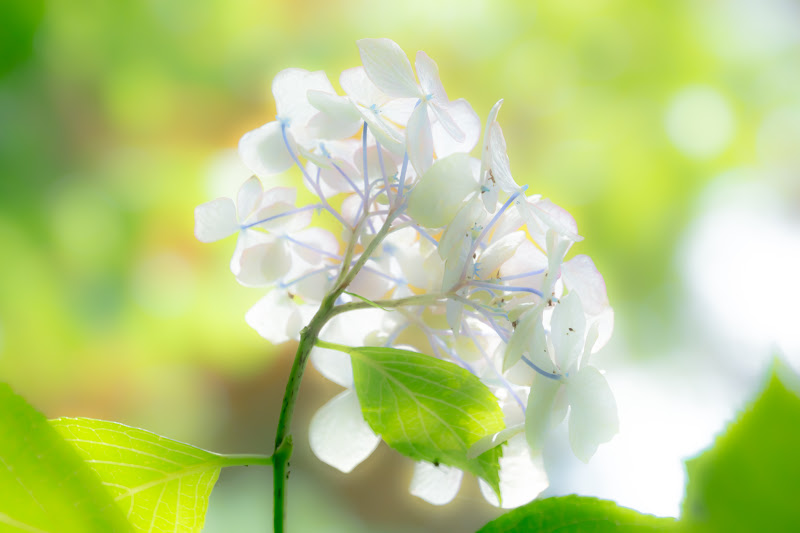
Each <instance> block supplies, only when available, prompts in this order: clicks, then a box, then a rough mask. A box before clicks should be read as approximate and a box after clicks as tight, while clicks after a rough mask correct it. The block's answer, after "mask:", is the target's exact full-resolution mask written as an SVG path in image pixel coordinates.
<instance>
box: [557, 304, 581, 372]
mask: <svg viewBox="0 0 800 533" xmlns="http://www.w3.org/2000/svg"><path fill="white" fill-rule="evenodd" d="M585 337H586V315H584V314H583V305H582V304H581V299H580V297H579V296H578V293H576V292H570V293H569V294H567V295H566V296H565V297H564V298H562V299H561V302H559V303H558V305H556V308H555V310H554V311H553V318H552V320H551V321H550V339H551V340H552V342H553V350H554V352H555V355H554V359H555V362H556V364H557V365H558V367H559V369H561V372H562V373H563V372H569V371H570V369H571V368H572V365H574V364H575V363H576V362H577V360H578V357H579V356H580V355H581V352H582V351H583V343H584V340H585Z"/></svg>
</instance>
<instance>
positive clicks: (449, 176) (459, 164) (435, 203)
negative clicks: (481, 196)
mask: <svg viewBox="0 0 800 533" xmlns="http://www.w3.org/2000/svg"><path fill="white" fill-rule="evenodd" d="M476 189H477V183H476V181H475V176H474V175H473V172H472V165H471V164H470V159H469V156H467V155H466V154H461V153H455V154H453V155H451V156H448V157H445V158H443V159H438V160H437V161H436V162H435V163H434V164H433V166H431V168H430V169H428V171H427V172H426V173H425V174H424V175H423V176H422V177H421V178H420V180H419V182H418V183H417V185H416V186H415V187H414V189H413V190H412V191H411V193H410V194H409V198H408V214H409V215H410V216H411V217H412V218H413V219H414V220H416V221H417V222H418V223H419V224H420V225H422V226H424V227H426V228H441V227H442V226H445V225H447V224H449V223H450V221H452V220H453V218H454V217H455V216H456V213H457V212H458V210H459V209H460V208H461V205H462V203H463V202H464V199H465V198H466V197H467V195H468V194H470V193H472V192H475V190H476Z"/></svg>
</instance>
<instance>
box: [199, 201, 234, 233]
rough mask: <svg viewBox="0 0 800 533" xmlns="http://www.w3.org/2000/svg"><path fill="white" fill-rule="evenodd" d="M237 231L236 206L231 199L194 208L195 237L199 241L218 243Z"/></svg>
mask: <svg viewBox="0 0 800 533" xmlns="http://www.w3.org/2000/svg"><path fill="white" fill-rule="evenodd" d="M237 231H239V222H238V221H237V220H236V206H234V205H233V200H231V199H230V198H217V199H216V200H211V201H210V202H206V203H204V204H202V205H198V206H197V207H195V208H194V236H195V237H196V238H197V240H198V241H200V242H214V241H218V240H220V239H224V238H225V237H228V236H230V235H233V234H234V233H236V232H237Z"/></svg>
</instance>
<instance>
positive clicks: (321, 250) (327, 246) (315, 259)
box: [293, 228, 339, 265]
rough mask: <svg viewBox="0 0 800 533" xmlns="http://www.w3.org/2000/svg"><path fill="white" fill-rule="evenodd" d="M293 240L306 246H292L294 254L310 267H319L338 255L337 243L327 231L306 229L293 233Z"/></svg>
mask: <svg viewBox="0 0 800 533" xmlns="http://www.w3.org/2000/svg"><path fill="white" fill-rule="evenodd" d="M293 238H294V240H296V241H299V242H302V243H303V244H305V245H306V246H300V245H295V246H293V251H294V253H296V254H297V255H299V256H300V257H301V258H302V259H303V260H304V261H306V262H307V263H309V264H311V265H319V264H320V263H321V262H323V261H324V260H326V259H330V258H331V256H335V255H338V254H339V241H337V240H336V237H334V236H333V233H331V232H330V231H328V230H325V229H322V228H308V229H305V230H302V231H298V232H296V233H294V234H293ZM312 248H313V250H312Z"/></svg>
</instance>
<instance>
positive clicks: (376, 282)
mask: <svg viewBox="0 0 800 533" xmlns="http://www.w3.org/2000/svg"><path fill="white" fill-rule="evenodd" d="M358 48H359V51H360V55H361V59H362V62H363V66H359V67H355V68H351V69H349V70H345V71H344V72H342V74H341V76H340V78H339V82H340V85H341V87H342V89H343V90H344V93H345V94H344V95H340V94H338V93H337V92H336V90H335V89H334V88H333V86H332V84H331V83H330V81H329V80H328V78H327V76H326V75H325V74H324V73H323V72H308V71H305V70H301V69H287V70H284V71H282V72H280V73H278V75H277V76H276V77H275V79H274V82H273V85H272V92H273V94H274V97H275V102H276V107H277V117H276V119H275V120H274V121H271V122H268V123H267V124H265V125H263V126H261V127H260V128H258V129H256V130H253V131H251V132H249V133H246V134H245V135H244V136H243V137H242V139H241V141H240V143H239V153H240V155H241V158H242V160H243V161H244V163H245V164H246V165H247V166H248V167H249V168H250V169H251V170H252V172H253V174H254V176H253V177H251V178H250V179H248V180H247V181H246V182H245V183H244V184H243V185H242V186H241V188H240V190H239V193H238V196H237V198H236V200H235V202H234V200H233V199H230V198H219V199H216V200H213V201H211V202H208V203H206V204H203V205H201V206H199V207H197V209H196V212H195V218H196V226H195V233H196V236H197V238H198V239H199V240H201V241H204V242H211V241H215V240H218V239H221V238H224V237H227V236H229V235H233V234H237V235H238V238H237V243H236V248H235V251H234V254H233V258H232V260H231V270H232V271H233V273H234V275H235V276H236V278H237V280H238V281H239V282H240V283H242V284H243V285H246V286H250V287H264V288H267V290H268V292H266V295H265V296H264V297H263V298H262V299H261V300H260V301H258V302H257V303H256V304H255V305H254V306H253V308H252V309H250V310H249V311H248V312H247V314H246V320H247V323H248V324H249V325H250V326H252V327H253V328H254V329H255V330H256V331H257V332H258V333H259V334H260V335H261V336H263V337H264V338H265V339H267V340H269V341H270V342H272V343H282V342H285V341H288V340H290V339H298V338H299V335H300V333H301V331H302V329H303V327H304V326H305V325H306V324H308V323H309V320H311V318H312V316H314V314H315V313H316V312H317V310H318V309H319V307H320V304H321V302H322V301H323V299H324V298H325V296H326V295H327V294H330V293H331V291H333V290H335V289H337V288H339V289H340V290H341V292H340V295H339V296H338V299H337V304H346V303H348V302H362V303H363V302H367V303H369V305H364V306H362V307H363V308H362V309H360V310H355V311H351V312H348V313H342V314H338V315H336V316H335V317H334V318H332V319H331V320H330V321H329V322H328V323H327V324H326V325H325V327H324V328H323V329H322V331H321V334H320V338H322V339H325V340H328V341H334V342H341V343H344V344H350V345H356V346H358V345H371V346H394V347H398V346H401V347H403V348H405V349H409V350H414V351H418V352H422V353H427V354H430V356H431V357H437V358H441V359H445V360H449V361H452V362H454V363H455V364H458V365H460V366H461V367H463V368H465V369H467V370H468V371H469V372H471V373H473V374H474V375H475V376H478V377H479V378H480V379H481V380H482V381H483V382H484V383H485V384H486V386H488V387H489V388H490V389H491V391H492V392H493V393H494V394H495V396H496V397H497V399H498V402H499V403H500V405H501V407H502V409H503V412H504V415H505V421H506V427H507V429H505V430H503V431H502V432H500V433H498V434H495V435H490V436H488V437H486V438H484V439H483V440H481V441H479V442H478V443H477V444H476V445H475V446H473V449H472V450H470V452H471V453H474V455H475V456H477V455H478V454H480V453H481V452H482V451H485V450H488V449H490V448H491V447H494V446H499V445H504V449H503V456H502V459H501V461H500V468H501V469H500V488H501V495H502V505H503V507H515V506H518V505H521V504H523V503H526V502H527V501H529V500H531V499H533V498H535V497H536V496H537V495H538V494H539V493H540V492H541V491H542V490H544V488H545V487H546V486H547V483H548V482H547V476H546V474H545V471H544V468H543V465H542V459H541V449H542V446H543V442H544V439H545V437H546V435H547V432H548V431H549V430H550V429H551V428H552V427H553V426H554V425H555V424H558V423H559V422H561V421H562V420H563V419H564V418H565V417H566V416H567V413H568V412H569V439H570V444H571V447H572V450H573V451H574V453H575V455H576V456H577V457H578V458H579V459H581V460H583V461H588V460H589V459H590V458H591V456H592V455H593V454H594V453H595V451H596V450H597V448H598V445H599V444H601V443H603V442H606V441H608V440H610V439H611V438H612V436H613V435H614V434H615V433H616V432H617V427H618V421H617V413H616V404H615V401H614V397H613V395H612V393H611V390H610V388H609V386H608V384H607V382H606V380H605V378H604V377H603V374H602V373H601V372H600V371H598V370H597V368H595V367H594V366H592V365H591V361H590V359H591V357H590V356H591V354H593V353H595V352H597V351H598V350H599V349H600V348H602V347H603V346H604V345H605V343H606V342H607V340H608V339H609V337H610V335H611V331H612V329H613V311H612V309H611V307H610V306H609V303H608V299H607V295H606V288H605V283H604V281H603V277H602V275H601V274H600V273H599V272H598V270H597V269H596V268H595V265H594V263H593V262H592V260H591V259H590V258H589V257H587V256H585V255H575V256H573V257H572V258H571V259H569V260H565V258H566V255H567V253H568V252H569V250H570V248H571V247H572V245H573V244H574V243H576V242H579V241H580V240H582V237H580V236H579V234H578V229H577V225H576V223H575V221H574V219H573V218H572V216H571V215H570V214H569V213H568V212H567V211H565V210H564V209H562V208H560V207H559V206H557V205H555V204H554V203H553V202H551V201H549V200H547V199H544V198H541V197H540V196H539V195H529V194H527V190H526V189H527V187H521V186H519V185H518V184H517V182H516V181H515V180H514V178H513V177H512V174H511V169H510V164H509V160H508V156H507V154H506V143H505V139H504V137H503V132H502V130H501V127H500V124H499V123H498V120H497V118H498V112H499V110H500V106H501V104H502V100H501V101H499V102H497V104H495V106H494V107H493V108H492V109H491V111H490V112H489V115H488V118H487V120H486V126H485V128H484V130H483V135H482V137H481V122H480V119H479V118H478V115H477V114H476V113H475V111H473V109H472V106H471V105H470V104H469V103H468V102H467V101H466V100H464V99H458V100H450V98H449V97H448V95H447V93H446V92H445V89H444V87H443V86H442V83H441V81H440V79H439V73H438V68H437V66H436V63H434V62H433V61H432V60H431V59H430V58H429V57H428V56H427V55H426V54H425V53H424V52H418V53H417V56H416V61H415V66H416V75H415V71H414V69H413V68H412V66H411V63H410V62H409V60H408V58H407V56H406V55H405V53H404V52H403V51H402V50H401V49H400V47H399V46H398V45H397V44H396V43H394V42H393V41H391V40H388V39H364V40H361V41H359V42H358ZM479 142H480V143H481V144H480V146H481V148H480V159H478V158H474V157H472V156H470V153H471V152H472V151H473V149H474V148H475V147H476V146H477V145H478V143H479ZM293 166H297V167H298V168H299V170H300V172H301V173H302V177H303V182H304V185H305V186H306V187H307V188H308V189H309V190H310V191H311V192H312V193H313V194H314V195H315V196H316V198H317V199H318V201H317V202H316V203H313V204H312V205H305V206H297V205H296V191H295V190H293V189H290V188H284V187H274V188H267V189H265V188H264V187H263V186H262V183H269V180H270V177H271V176H273V175H276V174H278V173H281V172H284V171H286V170H288V169H289V168H290V167H293ZM262 180H263V181H262ZM312 221H316V222H317V223H318V225H323V226H326V227H328V228H331V227H333V228H334V229H336V228H338V229H336V231H338V232H339V236H340V237H341V238H337V235H336V233H335V232H331V231H330V230H329V229H323V228H321V227H310V225H311V223H312ZM354 265H356V266H357V268H355V269H353V268H352V267H353V266H354ZM346 270H347V271H353V272H355V275H354V276H351V277H348V276H345V275H344V272H345V271H346ZM344 285H346V290H342V289H343V287H344ZM373 304H374V305H373ZM349 357H350V356H349V355H347V354H346V353H341V352H336V351H333V350H329V349H323V348H319V347H316V348H314V349H313V351H312V352H311V360H312V362H313V364H314V365H315V366H316V368H317V369H318V370H319V371H320V372H321V373H322V374H323V375H324V376H326V377H327V378H329V379H331V380H332V381H334V382H336V383H338V384H339V385H341V386H343V387H345V391H344V392H342V393H341V394H339V395H338V396H336V397H335V398H333V399H332V400H330V401H329V402H328V403H327V404H326V405H325V406H323V407H322V408H321V409H320V410H319V411H318V412H317V413H316V415H315V416H314V417H313V419H312V421H311V427H310V441H311V448H312V450H313V451H314V453H315V454H316V455H317V456H318V457H319V458H320V459H321V460H323V461H324V462H326V463H328V464H330V465H332V466H334V467H336V468H338V469H339V470H341V471H343V472H349V471H351V470H352V469H353V468H354V467H355V466H357V465H358V464H359V463H361V462H362V461H363V460H364V459H366V458H367V457H368V456H369V455H370V454H371V453H372V451H373V450H374V449H375V448H376V446H377V445H378V443H379V442H380V440H381V439H380V436H378V435H376V434H375V433H374V432H373V431H372V430H371V428H370V427H369V425H368V424H367V423H366V422H365V420H364V417H363V415H362V412H361V409H360V406H359V400H358V396H357V395H356V394H355V392H354V390H353V389H354V384H353V372H352V368H351V365H350V359H349ZM461 478H462V472H461V471H460V470H458V469H456V468H453V467H449V466H446V465H438V464H434V463H426V462H421V463H418V464H417V465H416V470H415V473H414V476H413V479H412V483H411V492H412V493H413V494H415V495H417V496H419V497H421V498H423V499H425V500H427V501H429V502H431V503H434V504H444V503H447V502H449V501H450V500H451V499H452V498H453V497H454V496H455V494H456V492H457V491H458V488H459V485H460V482H461ZM481 488H482V491H483V493H484V495H485V496H486V498H487V499H488V500H489V501H490V502H492V503H494V504H495V505H498V504H499V503H500V502H499V501H498V499H497V496H496V495H495V493H494V492H493V491H492V490H491V489H490V488H489V487H488V485H487V484H486V483H483V482H482V484H481Z"/></svg>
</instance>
